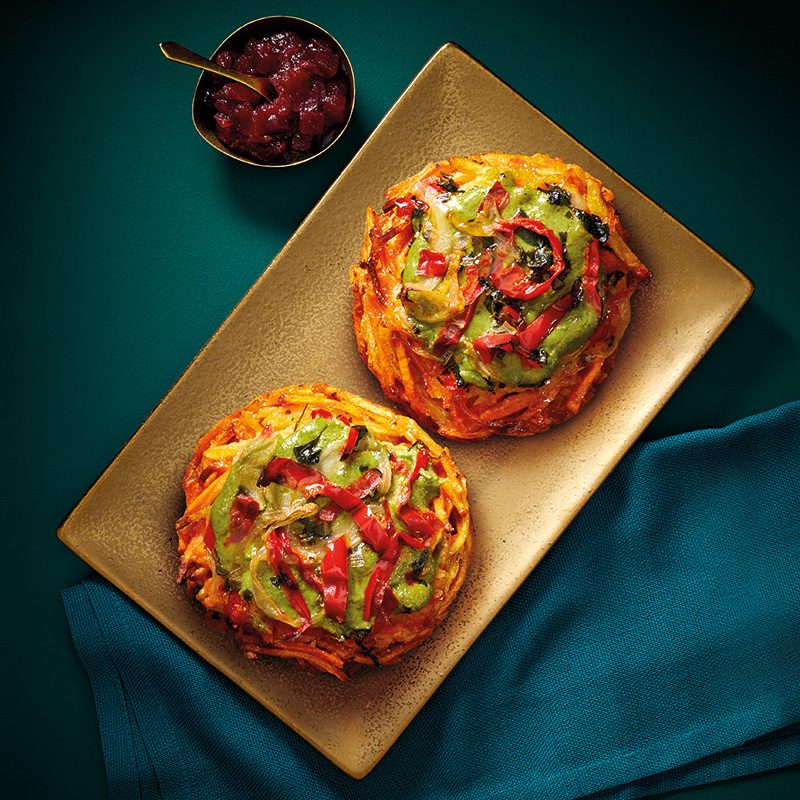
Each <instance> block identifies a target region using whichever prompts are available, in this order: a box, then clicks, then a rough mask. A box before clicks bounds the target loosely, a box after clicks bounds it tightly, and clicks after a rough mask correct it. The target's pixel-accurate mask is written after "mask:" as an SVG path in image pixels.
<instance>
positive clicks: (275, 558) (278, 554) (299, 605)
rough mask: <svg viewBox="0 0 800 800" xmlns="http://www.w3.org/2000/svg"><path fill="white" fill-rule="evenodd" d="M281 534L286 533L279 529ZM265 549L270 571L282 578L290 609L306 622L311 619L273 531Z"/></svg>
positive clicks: (277, 537)
mask: <svg viewBox="0 0 800 800" xmlns="http://www.w3.org/2000/svg"><path fill="white" fill-rule="evenodd" d="M281 531H282V533H284V534H285V533H286V531H285V530H284V529H281ZM267 547H268V551H269V565H270V567H272V571H273V572H274V573H275V574H276V575H277V576H278V577H280V578H282V581H281V583H282V586H283V590H284V592H285V593H286V597H287V599H288V600H289V603H290V605H291V606H292V608H293V609H294V610H295V611H296V612H297V613H298V614H299V615H300V616H301V617H302V618H303V619H304V620H306V621H309V620H310V619H311V614H310V613H309V611H308V606H307V605H306V601H305V598H304V597H303V594H302V592H301V591H300V589H299V588H298V586H297V581H296V580H295V579H294V573H293V572H292V568H291V566H290V565H289V564H288V562H287V561H286V558H285V556H284V546H283V542H282V541H281V539H280V537H279V536H278V534H277V533H276V532H275V531H270V534H269V536H268V537H267Z"/></svg>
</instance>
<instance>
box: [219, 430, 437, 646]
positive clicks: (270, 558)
mask: <svg viewBox="0 0 800 800" xmlns="http://www.w3.org/2000/svg"><path fill="white" fill-rule="evenodd" d="M353 431H355V433H353ZM354 439H355V443H353V441H354ZM348 443H349V444H348ZM417 448H418V444H417V445H415V446H413V447H410V446H407V445H404V444H391V443H386V442H381V441H379V440H378V439H377V438H376V437H375V436H373V434H372V433H371V432H370V430H369V428H368V427H364V426H355V427H351V426H350V425H349V424H347V423H346V422H345V421H343V420H341V419H338V418H327V417H324V416H317V417H316V418H312V419H308V421H306V422H304V423H303V424H301V425H299V426H298V427H297V428H296V429H295V430H292V431H287V432H281V433H279V434H273V435H271V436H266V435H265V436H262V437H259V438H257V439H254V440H252V441H251V442H249V443H248V444H246V445H245V446H244V447H243V448H242V450H241V451H240V452H239V454H238V455H237V457H236V458H235V459H234V461H233V464H232V465H231V467H230V470H229V472H228V476H227V479H226V481H225V484H224V485H223V488H222V490H221V492H220V494H219V495H218V496H217V499H216V500H215V501H214V503H213V505H212V507H211V526H212V529H213V532H214V539H215V543H216V559H217V565H218V571H219V573H220V574H221V575H223V576H224V577H225V579H226V581H227V583H228V585H229V586H230V588H232V589H234V590H236V591H238V592H239V593H240V594H241V595H242V596H243V597H244V598H245V599H248V600H252V602H253V604H254V605H255V607H256V609H257V610H258V612H260V614H263V616H264V617H267V618H271V619H276V620H279V621H281V622H284V623H285V624H288V625H290V626H293V627H300V626H301V625H303V624H311V625H312V626H316V627H319V628H322V629H324V630H327V631H329V632H330V633H332V634H333V635H334V636H336V637H338V638H344V637H347V636H350V635H352V634H353V633H354V632H356V631H366V630H369V629H370V628H371V627H372V624H373V622H374V618H375V609H372V613H371V614H370V619H364V606H365V594H366V590H367V586H368V584H369V582H370V578H371V576H372V575H373V571H374V570H375V568H376V565H377V564H378V561H379V559H380V558H381V554H380V553H378V552H376V550H374V549H373V547H372V546H370V544H368V542H367V541H365V540H364V539H363V538H362V535H361V530H360V528H359V524H358V523H357V522H356V520H355V519H354V518H353V516H352V514H350V513H348V512H347V511H344V510H342V509H341V508H339V507H338V506H336V505H334V506H333V509H335V513H329V512H330V511H331V509H328V511H327V512H325V513H323V514H322V515H321V516H320V514H321V512H323V511H324V510H325V509H326V508H327V507H328V506H329V505H330V504H331V502H332V501H331V500H330V499H328V497H326V496H325V493H322V494H315V493H314V492H310V493H309V494H304V492H303V491H302V489H301V487H298V488H293V486H292V482H291V481H286V482H284V481H282V480H276V479H272V478H271V477H268V476H267V474H266V473H265V470H266V468H267V466H268V465H269V464H270V462H272V461H273V459H276V458H277V459H284V460H286V459H288V461H289V462H291V463H292V464H294V465H295V467H296V468H297V469H298V470H301V471H302V470H304V469H305V470H306V473H301V474H313V473H311V471H312V470H313V472H314V473H318V474H319V475H320V476H322V479H324V481H327V482H328V483H329V484H333V485H335V486H340V487H344V488H347V489H348V490H349V491H351V492H352V491H354V492H361V494H362V495H363V503H364V504H365V505H366V507H367V508H368V509H369V510H370V512H371V513H372V515H374V516H375V517H377V518H378V519H379V520H383V522H384V524H386V523H388V520H387V519H386V509H387V508H388V512H389V515H390V519H391V523H392V526H393V530H406V525H405V523H404V522H403V521H402V519H401V518H400V516H399V511H400V509H401V507H402V506H403V504H404V503H408V505H410V506H413V507H414V508H415V509H418V510H420V511H423V512H426V510H427V509H429V507H430V505H431V503H432V502H433V501H434V500H435V498H436V497H437V496H438V494H439V491H440V487H441V485H442V483H443V480H442V479H441V478H439V477H438V476H437V475H436V473H435V472H434V471H433V470H432V469H430V468H428V467H425V468H423V469H421V470H420V471H419V474H418V476H417V478H416V480H415V481H414V483H413V485H412V486H411V491H410V492H409V490H408V485H407V481H408V479H409V475H410V473H411V471H412V469H413V467H414V464H415V462H416V459H417ZM278 463H287V462H285V461H282V462H278ZM392 463H394V464H405V468H400V469H397V468H394V469H393V467H392ZM317 480H319V479H317ZM359 486H361V487H364V488H362V489H359V488H358V487H359ZM426 513H429V512H426ZM390 529H392V528H391V526H390ZM395 535H396V534H395ZM338 537H345V541H346V543H347V601H346V607H345V611H344V615H343V619H341V621H339V620H338V619H335V618H333V617H332V616H330V615H326V612H325V604H324V600H323V595H322V592H321V587H322V585H323V574H322V569H321V567H322V561H323V558H324V557H325V554H326V551H327V550H328V545H329V543H330V542H332V541H334V540H335V539H337V538H338ZM276 542H278V544H277V545H276ZM283 542H285V543H288V548H289V555H288V556H287V551H286V550H285V549H283V548H284V545H283V544H282V543H283ZM423 554H424V555H423ZM437 559H438V550H437V551H435V552H430V551H428V550H424V551H423V550H421V549H420V548H419V547H410V546H408V545H406V544H402V545H401V546H400V547H399V552H398V554H397V555H396V557H395V561H394V562H393V563H394V568H393V570H392V571H391V574H390V575H389V577H388V580H387V583H388V586H389V587H391V590H392V591H393V592H394V594H395V597H396V598H397V601H398V611H397V612H396V613H406V612H413V611H418V610H419V609H421V608H423V607H424V606H425V605H426V604H427V603H428V602H429V601H430V599H431V597H432V593H433V579H434V574H435V570H436V563H437ZM306 612H307V615H308V616H307V617H306ZM257 617H258V615H257V614H256V615H254V616H253V619H252V622H253V624H254V625H256V626H257V627H258V626H264V625H265V624H266V623H265V621H264V619H263V618H257Z"/></svg>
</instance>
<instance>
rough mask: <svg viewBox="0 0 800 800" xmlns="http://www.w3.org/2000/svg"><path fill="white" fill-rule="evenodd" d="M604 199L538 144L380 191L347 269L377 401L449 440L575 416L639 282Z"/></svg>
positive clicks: (608, 198)
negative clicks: (379, 394)
mask: <svg viewBox="0 0 800 800" xmlns="http://www.w3.org/2000/svg"><path fill="white" fill-rule="evenodd" d="M612 201H613V195H612V193H611V192H610V191H609V190H608V189H607V188H605V187H604V186H602V185H601V184H600V182H599V181H597V180H596V179H595V178H593V177H592V176H591V175H589V174H588V173H586V172H585V171H584V170H583V169H581V168H580V167H577V166H574V165H572V164H565V163H563V162H562V161H560V160H559V159H555V158H550V157H548V156H544V155H535V156H530V157H526V156H519V155H505V154H499V153H486V154H483V155H476V156H472V157H471V158H452V159H450V160H448V161H441V162H437V163H435V164H429V165H428V166H427V167H425V169H423V170H422V171H421V172H419V173H418V174H417V175H414V176H413V177H411V178H408V179H407V180H405V181H402V182H401V183H399V184H397V185H396V186H393V187H392V188H390V189H389V190H388V191H387V192H386V203H385V204H384V206H383V209H382V212H381V213H380V214H378V213H376V212H375V211H374V210H373V209H371V208H369V209H368V210H367V224H366V235H365V238H364V244H363V248H362V252H361V259H360V261H359V262H358V263H357V264H355V265H354V266H353V268H352V269H351V281H352V285H353V297H354V306H353V322H354V327H355V333H356V339H357V341H358V347H359V351H360V353H361V356H362V358H363V359H364V361H365V362H366V364H367V366H368V367H369V368H370V370H372V372H373V373H374V374H375V375H376V377H377V378H378V380H379V381H380V383H381V386H382V387H383V390H384V393H385V394H386V396H387V397H388V398H390V399H391V400H393V401H395V402H397V403H398V404H399V405H401V406H402V407H403V408H404V409H405V410H407V411H408V412H409V413H410V414H412V415H413V416H414V417H416V418H417V419H418V420H419V421H420V422H422V423H423V424H425V425H428V426H430V427H432V428H433V429H435V430H436V431H437V432H439V433H441V434H442V435H444V436H448V437H451V438H454V439H482V438H485V437H487V436H491V435H492V434H505V435H511V436H526V435H530V434H535V433H539V432H541V431H544V430H547V429H548V428H550V427H551V426H553V425H555V424H557V423H560V422H563V421H564V420H565V419H568V418H569V417H571V416H573V415H574V414H576V413H577V412H578V411H579V410H580V409H581V408H582V407H583V406H584V405H585V404H586V403H587V402H588V401H589V400H590V399H591V397H592V395H593V394H594V391H595V389H596V388H597V386H598V385H599V384H600V383H601V382H602V381H603V380H604V379H605V377H606V376H607V375H608V373H609V371H610V370H611V367H612V366H613V364H614V358H615V354H616V350H617V347H618V345H619V342H620V339H621V337H622V335H623V333H624V332H625V329H626V327H627V325H628V322H629V319H630V298H631V295H632V294H633V292H634V291H635V290H636V288H637V287H638V286H639V285H640V284H641V283H642V282H644V281H647V280H649V277H650V273H649V272H648V270H647V269H646V268H645V267H644V266H643V265H642V263H641V262H640V261H639V259H638V258H637V257H636V256H635V255H634V254H633V252H631V250H630V248H629V247H628V246H627V244H626V234H625V232H624V230H623V228H622V225H621V224H620V221H619V218H618V216H617V213H616V210H615V208H614V205H613V202H612Z"/></svg>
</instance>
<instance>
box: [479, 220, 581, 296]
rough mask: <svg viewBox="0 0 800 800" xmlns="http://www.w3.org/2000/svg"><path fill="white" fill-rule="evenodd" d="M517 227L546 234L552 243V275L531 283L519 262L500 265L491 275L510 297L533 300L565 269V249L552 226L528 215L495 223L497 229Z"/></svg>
mask: <svg viewBox="0 0 800 800" xmlns="http://www.w3.org/2000/svg"><path fill="white" fill-rule="evenodd" d="M517 228H527V230H529V231H533V232H534V233H538V234H539V235H540V236H544V237H545V238H546V239H547V241H548V242H549V243H550V247H551V249H552V251H553V266H552V267H551V268H550V277H549V278H548V279H547V280H546V281H542V283H531V280H530V276H529V275H528V273H527V272H525V270H523V269H522V267H521V266H520V265H519V264H511V265H510V266H508V267H500V268H499V269H497V270H495V271H494V272H493V273H492V275H491V280H492V283H493V284H494V285H495V287H496V288H497V289H499V290H500V291H501V292H502V293H503V294H505V295H508V297H513V298H515V299H517V300H532V299H533V298H534V297H538V296H539V295H541V294H544V293H545V292H546V291H547V290H548V289H549V288H550V286H551V284H552V283H553V281H554V280H555V279H556V277H558V275H560V274H561V273H562V272H563V271H564V267H565V263H564V251H563V249H562V247H561V240H560V239H559V238H558V236H556V234H555V233H553V231H551V230H550V228H547V227H545V226H544V225H542V223H541V222H539V221H538V220H536V219H528V218H527V217H514V218H513V219H508V220H505V219H503V220H498V221H497V222H495V223H494V229H495V230H496V231H502V232H504V233H512V234H513V232H514V231H515V230H516V229H517Z"/></svg>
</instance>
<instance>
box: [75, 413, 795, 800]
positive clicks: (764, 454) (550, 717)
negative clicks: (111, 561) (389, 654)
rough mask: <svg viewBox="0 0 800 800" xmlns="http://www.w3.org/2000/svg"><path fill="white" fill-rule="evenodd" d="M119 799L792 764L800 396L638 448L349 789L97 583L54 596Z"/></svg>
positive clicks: (661, 774) (524, 792) (712, 776)
mask: <svg viewBox="0 0 800 800" xmlns="http://www.w3.org/2000/svg"><path fill="white" fill-rule="evenodd" d="M64 602H65V605H66V609H67V615H68V618H69V623H70V626H71V628H72V634H73V638H74V640H75V646H76V648H77V650H78V654H79V656H80V658H81V660H82V662H83V664H84V665H85V667H86V669H87V671H88V673H89V677H90V679H91V682H92V687H93V690H94V695H95V701H96V704H97V712H98V717H99V720H100V733H101V737H102V742H103V749H104V753H105V759H106V767H107V771H108V779H109V785H110V796H111V798H112V800H115V799H116V798H125V799H126V800H127V799H128V798H141V799H142V800H150V798H192V799H194V798H197V797H208V798H215V799H216V800H224V799H225V798H237V799H238V798H243V797H251V796H253V797H254V796H263V797H270V798H309V799H313V800H316V798H352V800H360V799H361V798H364V800H366V799H367V798H374V797H376V796H380V797H383V798H387V800H388V798H394V797H397V798H401V797H402V798H409V797H413V798H415V800H427V798H475V797H480V798H508V799H509V800H517V799H518V798H520V797H536V798H548V800H570V799H571V798H578V797H585V796H587V795H592V794H597V795H598V796H600V797H602V798H615V800H616V799H617V798H635V797H642V796H644V795H649V794H654V793H657V792H664V791H668V790H671V789H676V788H681V787H684V786H691V785H695V784H699V783H705V782H709V781H715V780H722V779H725V778H731V777H735V776H737V775H742V774H749V773H753V772H759V771H762V770H767V769H774V768H777V767H782V766H786V765H789V764H794V763H797V762H798V761H800V657H798V656H800V624H799V623H800V403H791V404H789V405H786V406H783V407H781V408H778V409H775V410H774V411H770V412H767V413H765V414H760V415H758V416H755V417H751V418H749V419H746V420H742V421H741V422H738V423H736V424H734V425H731V426H730V427H728V428H725V429H722V430H709V431H699V432H696V433H689V434H683V435H680V436H674V437H670V438H667V439H663V440H661V441H655V442H648V443H645V444H641V445H638V446H636V447H634V448H633V449H632V450H631V452H630V453H629V454H628V455H627V456H626V457H625V459H624V460H623V461H622V462H621V463H620V465H619V466H618V467H617V469H616V470H615V471H614V473H613V474H612V475H611V476H610V477H609V478H608V480H607V481H606V482H605V483H604V484H603V486H602V487H601V489H600V490H599V491H598V492H597V494H595V496H594V497H593V498H592V500H591V501H590V502H589V503H588V505H587V506H586V507H585V508H584V510H583V511H582V512H581V514H580V515H579V516H578V518H577V519H576V520H575V521H574V522H573V524H572V525H571V526H570V528H569V529H568V530H567V531H566V532H565V533H564V534H563V535H562V537H561V539H560V540H559V541H558V543H557V544H556V545H555V546H554V547H553V548H552V550H551V552H550V553H549V554H548V555H547V557H546V558H545V559H544V561H543V562H542V564H541V565H540V566H539V567H538V568H537V569H536V570H535V571H534V573H533V574H532V576H531V577H530V578H529V579H528V580H527V581H526V583H525V584H524V585H523V586H522V588H521V589H520V590H519V591H518V592H517V594H516V595H515V596H514V598H513V599H512V600H511V602H510V603H509V604H508V605H507V606H506V607H505V608H504V609H503V611H502V612H501V613H500V614H499V615H498V617H497V619H496V620H495V621H494V622H493V623H492V624H491V625H490V626H489V628H488V629H487V631H486V632H485V633H484V634H483V635H482V636H481V637H480V639H479V640H478V642H477V643H476V644H475V645H474V646H473V647H472V649H471V650H470V651H469V653H468V654H467V655H466V656H465V658H464V659H463V660H462V661H461V663H460V664H459V665H458V666H457V667H456V669H455V670H454V671H453V672H452V674H451V675H450V677H449V678H448V679H447V680H446V682H445V683H444V685H443V686H442V688H441V689H440V690H439V691H438V692H437V694H436V695H435V696H434V697H433V699H432V700H431V702H429V703H428V705H427V706H426V707H425V708H424V709H423V711H422V712H421V713H420V714H419V716H418V717H417V718H416V719H415V720H414V722H413V723H412V724H411V726H410V727H409V728H408V729H407V730H406V732H405V733H404V734H403V735H402V737H401V738H400V740H399V741H398V742H397V744H396V745H395V746H394V747H393V748H392V750H391V751H390V752H389V754H388V755H387V756H386V757H385V758H384V760H383V761H382V762H381V763H380V764H379V765H378V766H377V767H376V768H375V770H374V771H373V772H372V773H371V774H370V775H369V776H367V778H365V779H364V780H363V781H361V782H357V781H355V780H352V779H351V778H348V777H347V776H346V775H344V774H343V773H341V772H340V771H339V770H338V769H337V768H336V767H334V766H332V765H331V764H330V763H328V762H327V761H326V760H325V759H324V758H323V757H322V756H321V755H319V754H318V753H316V752H315V751H314V750H313V749H312V748H311V747H310V746H309V745H307V744H306V743H305V742H303V741H302V740H301V739H300V738H299V737H298V736H297V735H296V734H294V733H293V732H292V731H290V730H289V729H288V728H287V727H285V726H284V725H283V724H282V723H281V722H279V721H278V720H277V719H275V718H273V717H272V716H271V715H270V714H269V713H268V712H266V711H264V709H262V708H261V707H260V706H259V705H257V704H256V703H255V702H254V701H252V700H251V699H250V698H249V697H248V696H246V695H245V694H244V693H243V692H242V691H240V690H239V689H238V688H237V687H236V686H234V685H233V684H232V683H229V682H228V681H227V680H226V679H225V678H224V677H222V676H221V675H220V674H218V673H217V672H216V671H215V670H214V669H212V668H211V667H209V666H208V665H206V664H205V662H203V661H202V660H200V659H199V658H198V657H197V656H195V655H194V653H192V652H191V651H189V650H188V649H187V648H185V647H184V646H183V645H182V644H181V643H180V642H178V641H177V640H176V639H174V638H173V637H172V636H171V635H170V634H169V633H167V632H166V631H165V630H164V629H162V628H161V627H160V626H159V625H158V624H157V623H156V622H154V621H152V620H151V619H150V618H149V617H148V616H147V615H146V614H145V613H144V612H142V611H141V610H139V608H138V607H136V606H135V605H134V604H132V603H131V602H130V601H128V600H127V599H126V598H125V597H123V596H122V595H121V594H119V593H118V592H117V591H116V590H115V589H113V588H112V587H111V586H110V585H108V584H107V583H105V582H103V581H100V580H88V581H85V582H84V583H82V584H81V585H79V586H76V587H74V588H72V589H69V590H67V591H66V592H65V594H64Z"/></svg>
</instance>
